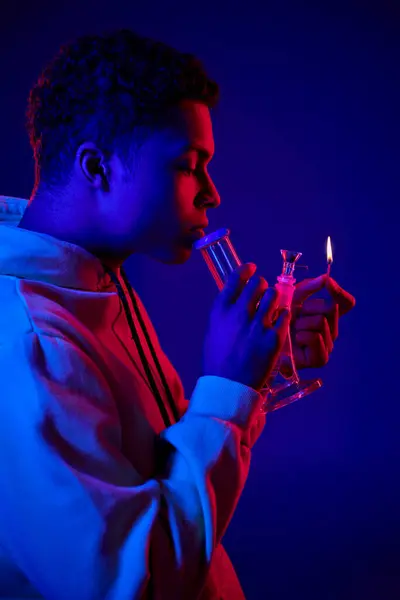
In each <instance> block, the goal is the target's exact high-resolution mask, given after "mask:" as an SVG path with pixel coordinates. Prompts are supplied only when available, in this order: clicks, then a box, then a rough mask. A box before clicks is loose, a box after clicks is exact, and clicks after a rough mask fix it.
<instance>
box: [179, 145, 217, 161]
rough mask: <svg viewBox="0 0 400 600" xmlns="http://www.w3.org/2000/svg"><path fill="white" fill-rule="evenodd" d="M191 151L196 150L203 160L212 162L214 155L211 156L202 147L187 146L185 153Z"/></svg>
mask: <svg viewBox="0 0 400 600" xmlns="http://www.w3.org/2000/svg"><path fill="white" fill-rule="evenodd" d="M189 150H194V151H195V152H197V153H198V155H199V156H200V157H201V158H203V159H205V160H211V159H212V157H213V155H212V154H210V152H209V151H208V150H206V148H202V147H201V146H197V145H196V144H189V145H188V146H185V147H184V149H183V152H189Z"/></svg>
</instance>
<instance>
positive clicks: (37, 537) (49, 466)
mask: <svg viewBox="0 0 400 600" xmlns="http://www.w3.org/2000/svg"><path fill="white" fill-rule="evenodd" d="M0 380H1V392H2V393H1V398H0V447H1V456H2V458H1V460H0V489H1V500H0V544H1V545H2V546H3V547H4V548H5V549H6V550H7V552H8V554H9V557H10V558H11V559H12V560H13V561H14V562H15V564H16V565H17V566H18V567H19V568H20V569H21V570H22V571H23V573H24V574H25V575H26V576H27V577H28V578H29V580H30V581H31V582H32V584H33V585H34V586H35V587H36V588H37V590H38V591H39V592H40V593H41V594H42V595H43V596H44V597H45V598H49V599H50V600H52V599H57V600H71V598H74V600H104V599H107V600H131V599H132V600H133V599H136V598H154V599H168V600H170V599H171V598H174V600H178V599H181V598H182V599H186V598H193V599H195V598H196V597H197V596H198V594H199V593H200V591H201V588H202V587H203V585H204V582H205V578H206V576H207V571H208V567H209V565H210V561H211V558H212V554H213V550H214V548H215V546H216V544H218V542H219V540H220V538H221V536H222V535H223V532H224V531H225V529H226V527H227V525H228V523H229V520H230V518H231V516H232V514H233V511H234V509H235V506H236V503H237V501H238V498H239V496H240V493H241V491H242V489H243V485H244V483H245V480H246V477H247V473H248V469H249V461H250V449H249V447H248V446H247V445H246V443H245V438H246V432H247V431H248V429H249V427H251V425H252V423H253V422H254V420H256V419H257V417H258V414H259V408H260V404H261V402H262V397H261V395H259V394H258V393H257V392H255V391H254V390H252V389H251V388H248V387H246V386H243V385H241V384H238V383H235V382H232V381H229V380H225V379H221V378H217V377H202V378H200V379H199V381H198V383H197V386H196V388H195V390H194V392H193V395H192V398H191V401H190V403H189V407H188V410H187V411H186V413H185V415H184V416H183V417H182V419H181V420H180V421H179V422H178V423H177V424H175V425H173V426H171V427H169V428H168V429H166V430H165V431H164V432H163V434H162V436H161V440H160V441H161V446H160V447H161V448H162V452H163V453H164V452H167V455H168V457H169V459H168V461H167V462H166V466H165V469H164V470H163V472H162V473H160V476H159V477H157V478H154V479H150V480H146V481H145V480H143V479H142V478H141V477H140V475H139V474H138V473H137V472H136V471H135V469H134V468H133V466H132V464H131V463H130V462H129V461H128V460H127V459H126V458H125V457H124V456H123V454H122V452H121V431H120V422H119V417H118V412H117V407H116V406H115V403H114V400H113V397H112V393H111V390H110V389H109V387H108V384H107V381H106V379H105V378H104V376H103V373H102V370H101V368H100V367H99V366H97V365H96V363H95V362H94V361H93V360H92V359H91V358H90V357H89V356H88V355H87V354H85V353H84V352H83V351H82V350H80V349H79V348H78V347H76V346H74V345H73V344H72V343H70V342H68V341H66V340H64V339H60V338H58V337H54V336H49V335H42V334H41V335H38V334H36V333H29V334H26V335H25V336H22V337H21V338H20V340H19V341H18V342H15V343H14V344H13V345H12V347H11V344H9V345H7V344H6V345H0Z"/></svg>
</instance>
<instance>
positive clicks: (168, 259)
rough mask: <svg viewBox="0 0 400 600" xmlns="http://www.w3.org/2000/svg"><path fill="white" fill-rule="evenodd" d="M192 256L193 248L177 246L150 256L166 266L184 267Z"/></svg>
mask: <svg viewBox="0 0 400 600" xmlns="http://www.w3.org/2000/svg"><path fill="white" fill-rule="evenodd" d="M191 255H192V248H187V247H185V246H176V247H175V248H173V249H170V250H169V249H168V250H159V251H157V252H154V253H151V254H150V255H149V256H150V257H151V258H153V259H154V260H156V261H157V262H161V263H163V264H165V265H183V264H184V263H185V262H187V261H188V260H189V258H190V257H191Z"/></svg>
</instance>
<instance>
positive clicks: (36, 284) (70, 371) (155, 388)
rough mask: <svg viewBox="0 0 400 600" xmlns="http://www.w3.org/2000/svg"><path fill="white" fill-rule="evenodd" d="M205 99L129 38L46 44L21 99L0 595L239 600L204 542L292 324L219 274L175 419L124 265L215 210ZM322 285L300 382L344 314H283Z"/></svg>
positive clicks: (163, 50) (190, 73)
mask: <svg viewBox="0 0 400 600" xmlns="http://www.w3.org/2000/svg"><path fill="white" fill-rule="evenodd" d="M217 96H218V88H217V85H216V84H215V83H214V82H212V81H211V80H209V78H208V77H207V76H206V74H205V73H204V71H203V68H202V66H201V64H200V63H199V62H198V61H197V60H196V59H195V58H193V57H192V56H190V55H184V54H181V53H179V52H177V51H175V50H173V49H171V48H169V47H167V46H165V45H162V44H159V43H155V42H153V41H151V40H147V39H144V38H141V37H139V36H137V35H135V34H134V33H132V32H129V31H119V32H116V33H113V34H110V35H107V36H103V37H102V36H92V37H84V38H81V39H79V40H77V41H75V42H72V43H71V44H69V45H67V46H65V47H63V48H62V49H61V51H60V53H59V55H58V56H57V57H56V58H55V59H54V60H53V62H52V63H51V64H49V65H48V66H47V67H46V69H45V71H44V73H43V74H42V76H41V77H40V79H39V81H38V83H37V85H35V86H34V88H33V89H32V91H31V94H30V98H29V107H28V130H29V134H30V140H31V144H32V147H33V151H34V156H35V163H36V179H35V187H34V190H33V192H32V196H31V198H30V202H29V205H28V206H27V207H23V204H22V202H23V201H21V202H20V203H19V202H18V200H14V201H12V200H9V201H6V202H3V203H0V207H1V206H3V210H4V213H5V214H10V212H11V213H12V212H13V207H14V209H15V210H16V211H18V210H20V209H21V206H22V207H23V210H20V212H23V216H22V219H21V220H20V222H19V223H17V226H10V223H8V224H7V223H6V224H5V225H3V226H1V227H0V295H1V299H2V311H1V317H0V318H1V326H0V378H1V384H2V398H1V403H0V406H1V409H0V410H1V413H0V444H1V449H2V452H1V456H2V458H1V460H0V487H1V490H2V494H1V500H0V502H1V510H0V591H1V593H2V594H3V596H4V595H6V596H7V597H8V598H11V597H13V598H16V597H24V598H49V599H54V600H64V599H65V600H67V599H68V600H72V599H73V600H89V599H90V600H94V599H96V600H100V599H105V598H107V599H110V600H111V599H112V600H122V599H123V600H127V599H133V598H160V599H161V598H166V599H168V600H172V599H174V600H175V599H180V598H184V599H186V598H187V599H195V598H202V599H203V600H205V599H207V600H211V599H212V600H217V599H221V598H224V599H229V600H238V599H240V598H243V597H244V596H243V592H242V590H241V587H240V584H239V582H238V580H237V578H236V575H235V572H234V570H233V568H232V565H231V563H230V561H229V559H228V557H227V555H226V553H225V551H224V549H223V547H222V546H221V544H220V540H221V538H222V536H223V534H224V531H225V530H226V528H227V526H228V524H229V521H230V519H231V517H232V514H233V512H234V509H235V506H236V504H237V501H238V498H239V496H240V493H241V491H242V489H243V486H244V483H245V481H246V477H247V473H248V469H249V463H250V454H251V448H252V446H253V444H254V442H255V441H256V439H257V438H258V436H259V435H260V433H261V431H262V428H263V425H264V416H263V415H262V413H261V412H260V407H261V405H262V402H263V398H262V396H261V394H260V393H259V391H260V389H261V387H262V384H263V383H264V382H265V380H266V378H267V377H268V375H269V373H271V370H272V369H273V366H274V364H275V362H276V358H277V356H278V354H279V352H280V350H281V348H282V344H283V340H284V338H285V334H286V331H287V327H288V323H289V315H288V314H287V312H281V313H280V314H279V316H278V318H277V320H276V319H275V316H274V315H275V313H276V309H277V296H276V292H275V291H274V289H270V288H268V285H267V283H266V282H265V280H264V279H263V278H262V277H260V276H259V275H258V274H255V271H256V267H255V265H251V264H247V265H244V266H243V267H242V268H241V269H240V270H238V271H237V272H236V273H235V274H233V275H232V276H231V278H230V279H229V281H228V282H227V284H226V286H225V288H224V290H223V291H222V292H221V294H220V295H219V296H218V297H217V300H216V302H215V305H214V307H213V310H212V313H211V318H210V325H209V330H208V333H207V336H206V340H205V345H204V360H203V376H202V377H201V378H200V379H199V380H198V382H197V385H196V388H195V390H194V392H193V395H192V397H191V399H190V402H187V401H186V400H185V398H184V392H183V389H182V384H181V381H180V379H179V377H178V375H177V373H176V371H175V370H174V368H173V366H172V365H171V363H170V362H169V360H168V358H167V357H166V355H165V354H164V353H163V351H162V349H161V347H160V345H159V342H158V339H157V336H156V333H155V331H154V328H153V326H152V324H151V322H150V319H149V317H148V315H147V313H146V310H145V308H144V306H143V304H142V302H141V300H140V298H139V297H138V295H137V293H136V292H135V291H134V290H133V289H132V287H131V286H130V284H129V281H128V279H127V277H126V275H125V272H124V270H123V268H122V263H123V262H124V260H125V259H126V258H127V257H128V256H130V255H131V254H133V253H135V252H140V253H146V254H148V255H149V256H151V257H153V258H155V259H157V260H160V261H163V262H165V263H175V264H178V263H183V262H185V261H186V260H187V259H188V258H189V257H190V254H191V248H192V244H193V241H194V240H195V239H196V235H197V234H195V235H194V234H193V231H192V230H193V229H196V228H204V227H206V226H207V216H206V211H207V208H216V207H217V206H218V205H219V203H220V199H219V196H218V193H217V190H216V189H215V186H214V184H213V182H212V180H211V178H210V176H209V174H208V171H207V165H208V163H209V161H210V160H211V158H212V155H213V153H214V141H213V134H212V124H211V119H210V108H212V107H213V106H214V104H215V102H216V101H217ZM14 225H15V224H14ZM246 284H247V285H246ZM323 286H327V287H328V289H329V290H330V292H331V295H332V298H333V301H332V305H331V307H326V306H325V305H321V304H320V303H318V304H316V303H315V302H316V301H313V300H312V299H310V300H308V301H307V302H308V304H307V302H306V303H304V306H303V309H302V311H301V312H300V313H299V314H298V315H297V316H296V318H295V321H294V323H293V326H294V327H295V328H296V329H297V333H296V336H297V337H296V339H298V340H300V343H299V344H298V346H297V348H296V358H297V361H298V364H299V366H317V365H322V364H325V363H326V362H327V360H328V356H329V353H330V352H331V351H332V347H333V341H334V339H335V338H336V336H337V321H338V315H339V312H340V311H341V312H342V313H343V312H346V311H347V310H349V308H351V307H352V306H353V304H354V300H353V298H352V297H351V296H350V295H349V294H347V293H346V292H344V291H343V290H341V289H340V288H339V287H338V286H337V284H335V283H334V282H332V281H331V282H328V281H327V280H326V278H324V277H321V278H319V279H317V280H312V281H308V282H305V283H303V284H302V285H300V286H299V288H298V290H297V292H296V304H297V305H301V304H302V303H303V301H304V300H305V298H306V297H307V296H309V295H311V294H312V293H313V292H314V291H316V290H318V289H321V288H322V287H323ZM310 302H311V304H310ZM312 302H314V304H312ZM257 307H258V308H257Z"/></svg>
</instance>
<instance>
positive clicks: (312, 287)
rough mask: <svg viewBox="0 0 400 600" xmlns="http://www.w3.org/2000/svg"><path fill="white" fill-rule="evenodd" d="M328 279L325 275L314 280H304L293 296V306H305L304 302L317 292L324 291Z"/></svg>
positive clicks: (298, 285)
mask: <svg viewBox="0 0 400 600" xmlns="http://www.w3.org/2000/svg"><path fill="white" fill-rule="evenodd" d="M326 279H327V275H326V273H325V274H324V275H320V277H315V278H314V279H304V281H300V283H298V284H297V285H296V289H295V291H294V294H293V305H296V304H303V302H304V301H305V300H307V298H309V297H310V296H312V295H313V294H315V292H319V291H320V290H322V289H323V288H324V287H325V286H326Z"/></svg>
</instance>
